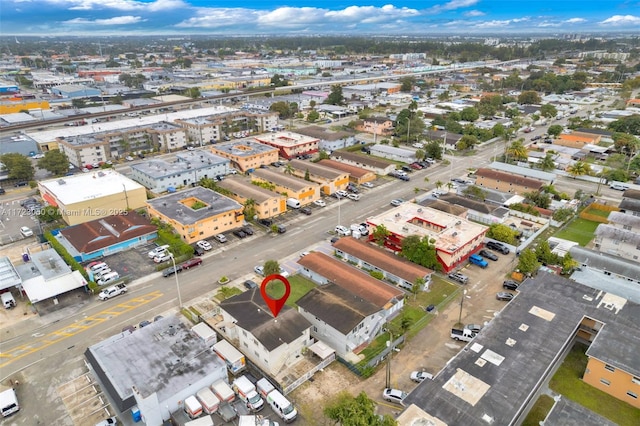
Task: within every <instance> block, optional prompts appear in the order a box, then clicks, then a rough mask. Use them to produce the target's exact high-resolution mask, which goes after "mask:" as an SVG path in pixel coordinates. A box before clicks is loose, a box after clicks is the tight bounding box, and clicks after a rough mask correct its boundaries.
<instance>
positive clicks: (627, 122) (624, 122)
mask: <svg viewBox="0 0 640 426" xmlns="http://www.w3.org/2000/svg"><path fill="white" fill-rule="evenodd" d="M608 127H609V129H611V130H613V131H614V132H619V133H628V134H630V135H640V114H634V115H630V116H628V117H624V118H621V119H619V120H616V121H614V122H612V123H609V126H608Z"/></svg>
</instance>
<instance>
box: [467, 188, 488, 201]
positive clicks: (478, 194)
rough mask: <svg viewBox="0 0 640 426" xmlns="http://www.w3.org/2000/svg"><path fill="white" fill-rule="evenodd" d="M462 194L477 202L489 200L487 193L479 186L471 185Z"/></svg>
mask: <svg viewBox="0 0 640 426" xmlns="http://www.w3.org/2000/svg"><path fill="white" fill-rule="evenodd" d="M462 193H463V194H464V195H465V196H466V197H469V198H473V199H476V200H480V201H484V200H486V198H487V191H485V190H483V189H482V188H480V187H479V186H475V185H469V186H467V187H466V188H465V189H464V190H463V191H462Z"/></svg>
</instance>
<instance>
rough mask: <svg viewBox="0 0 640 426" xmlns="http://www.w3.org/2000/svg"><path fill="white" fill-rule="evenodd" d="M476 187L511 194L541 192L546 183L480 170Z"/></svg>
mask: <svg viewBox="0 0 640 426" xmlns="http://www.w3.org/2000/svg"><path fill="white" fill-rule="evenodd" d="M475 174H476V185H477V186H480V187H482V188H489V189H495V190H497V191H502V192H508V193H510V194H524V193H525V192H539V191H540V190H541V189H542V187H543V186H544V182H542V181H541V180H538V179H532V178H527V177H523V176H518V175H514V174H511V173H507V172H501V171H498V170H493V169H488V168H484V167H482V168H479V169H478V170H476V173H475Z"/></svg>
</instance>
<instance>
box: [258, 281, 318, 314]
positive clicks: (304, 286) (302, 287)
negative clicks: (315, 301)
mask: <svg viewBox="0 0 640 426" xmlns="http://www.w3.org/2000/svg"><path fill="white" fill-rule="evenodd" d="M287 279H288V280H289V284H290V285H291V294H290V295H289V298H288V299H287V303H286V305H287V306H290V307H292V308H295V307H297V305H296V302H297V301H298V299H300V298H301V297H302V296H304V295H305V294H307V293H308V292H309V291H310V290H311V289H312V288H314V287H315V286H316V285H315V283H314V282H313V281H311V280H308V279H306V278H305V277H303V276H302V275H293V276H291V277H289V278H287ZM267 294H268V295H269V297H271V298H272V299H280V298H281V297H282V296H283V295H284V284H282V283H281V282H280V281H272V282H270V283H269V284H268V285H267Z"/></svg>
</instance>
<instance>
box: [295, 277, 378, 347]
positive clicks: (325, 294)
mask: <svg viewBox="0 0 640 426" xmlns="http://www.w3.org/2000/svg"><path fill="white" fill-rule="evenodd" d="M296 304H297V305H298V312H299V313H300V314H301V315H302V316H303V317H305V318H306V319H307V321H308V322H309V323H311V336H312V337H314V338H316V339H318V340H320V341H322V342H324V343H325V344H327V345H329V346H330V347H331V348H332V349H334V350H335V351H336V353H337V354H338V356H341V357H342V358H350V357H351V355H352V353H353V351H354V350H356V349H359V348H362V347H363V346H367V345H369V344H370V343H371V342H372V341H373V339H374V338H375V337H376V336H377V335H378V334H379V332H380V331H381V330H382V326H383V325H384V322H385V321H384V315H383V313H382V312H381V310H380V308H379V307H378V306H376V305H374V304H373V303H371V302H368V301H366V300H365V299H363V298H362V297H359V296H357V295H356V294H353V293H351V292H350V291H349V290H347V289H345V288H343V287H340V286H338V285H336V284H333V283H328V284H325V285H323V286H320V287H315V288H313V289H312V290H311V291H309V292H308V293H307V294H305V295H304V296H302V297H301V298H300V299H298V301H297V302H296Z"/></svg>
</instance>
